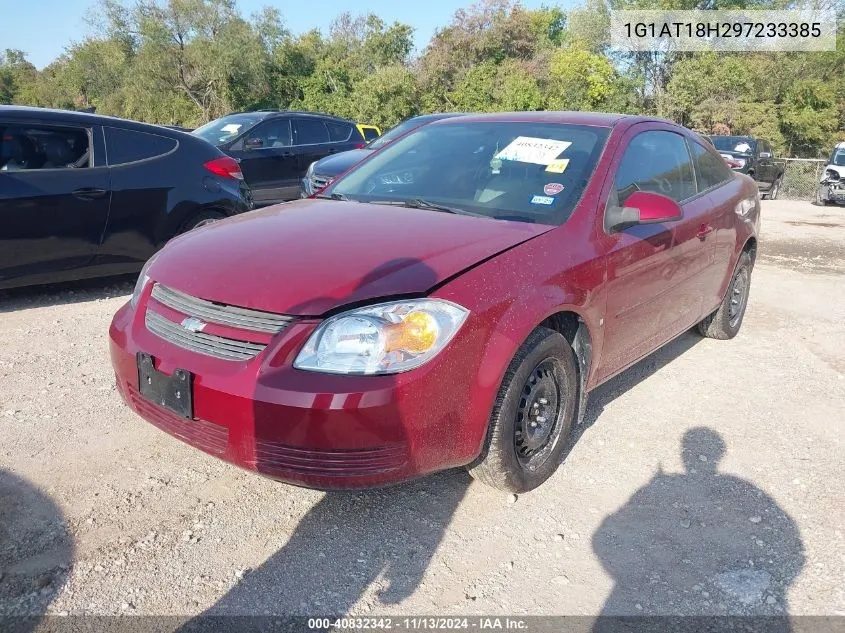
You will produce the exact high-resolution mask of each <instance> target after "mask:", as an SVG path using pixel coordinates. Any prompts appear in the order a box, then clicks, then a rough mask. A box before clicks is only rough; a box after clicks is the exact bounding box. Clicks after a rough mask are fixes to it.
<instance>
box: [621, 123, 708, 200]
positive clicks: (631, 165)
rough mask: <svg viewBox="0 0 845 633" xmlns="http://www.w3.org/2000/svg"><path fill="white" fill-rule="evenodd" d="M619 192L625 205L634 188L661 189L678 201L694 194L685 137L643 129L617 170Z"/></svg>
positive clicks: (657, 191)
mask: <svg viewBox="0 0 845 633" xmlns="http://www.w3.org/2000/svg"><path fill="white" fill-rule="evenodd" d="M615 184H616V194H617V196H618V203H617V204H619V205H622V206H624V204H625V200H627V199H628V196H630V195H631V194H632V193H634V192H635V191H649V192H651V193H659V194H662V195H664V196H666V197H667V198H671V199H672V200H674V201H675V202H683V201H684V200H686V199H687V198H691V197H692V196H694V195H695V192H696V190H695V181H694V180H693V175H692V162H691V161H690V155H689V151H688V150H687V144H686V142H685V141H684V137H683V136H681V135H680V134H675V133H674V132H665V131H662V130H654V131H649V132H642V133H641V134H638V135H637V136H635V137H634V138H633V140H632V141H631V142H630V143H629V145H628V148H627V149H626V150H625V154H624V155H623V156H622V162H621V163H620V164H619V169H618V171H617V172H616V178H615Z"/></svg>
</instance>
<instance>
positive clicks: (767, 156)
mask: <svg viewBox="0 0 845 633" xmlns="http://www.w3.org/2000/svg"><path fill="white" fill-rule="evenodd" d="M771 157H772V153H771V152H760V158H771Z"/></svg>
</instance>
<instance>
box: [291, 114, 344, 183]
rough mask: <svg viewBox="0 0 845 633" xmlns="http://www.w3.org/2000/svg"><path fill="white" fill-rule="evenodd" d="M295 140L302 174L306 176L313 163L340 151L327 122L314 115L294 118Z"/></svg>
mask: <svg viewBox="0 0 845 633" xmlns="http://www.w3.org/2000/svg"><path fill="white" fill-rule="evenodd" d="M293 142H294V144H295V145H296V151H297V154H298V155H299V165H300V169H301V170H302V176H305V172H306V170H307V169H308V166H309V165H310V164H311V163H313V162H314V161H316V160H320V159H321V158H324V157H326V156H328V155H329V154H335V153H337V152H338V151H339V148H338V144H337V143H332V141H331V139H330V137H329V130H328V128H327V127H326V124H325V123H324V122H323V121H322V120H321V119H317V118H314V117H307V118H306V117H302V118H297V119H294V120H293ZM341 149H342V148H341Z"/></svg>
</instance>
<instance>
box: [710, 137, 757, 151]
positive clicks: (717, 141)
mask: <svg viewBox="0 0 845 633" xmlns="http://www.w3.org/2000/svg"><path fill="white" fill-rule="evenodd" d="M710 140H711V141H713V147H715V148H716V149H718V150H720V151H722V152H739V153H741V154H750V153H751V152H753V151H754V139H750V138H746V137H743V136H711V137H710Z"/></svg>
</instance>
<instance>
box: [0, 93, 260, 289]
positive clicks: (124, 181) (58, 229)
mask: <svg viewBox="0 0 845 633" xmlns="http://www.w3.org/2000/svg"><path fill="white" fill-rule="evenodd" d="M251 206H252V202H251V196H250V192H249V188H248V187H247V186H246V184H245V183H244V180H243V174H241V170H240V167H238V164H237V162H235V161H234V160H233V159H232V158H231V157H229V156H226V155H225V154H223V152H221V151H220V150H218V149H217V148H216V147H214V146H212V145H210V144H209V143H206V142H205V141H203V140H202V139H199V138H197V137H195V136H191V135H190V134H186V133H184V132H179V131H177V130H172V129H168V128H165V127H162V126H159V125H146V124H144V123H137V122H134V121H126V120H123V119H116V118H112V117H107V116H99V115H96V114H86V113H81V112H70V111H65V110H46V109H42V108H25V107H16V106H0V220H2V221H0V288H11V287H15V286H28V285H34V284H39V283H48V282H55V281H65V280H70V279H81V278H83V277H99V276H108V275H117V274H123V273H132V272H138V271H139V270H140V269H141V267H142V266H143V265H144V262H145V261H146V260H147V259H148V258H149V257H150V255H152V254H153V253H154V252H155V251H156V250H157V249H159V248H160V247H161V246H162V245H163V244H164V243H165V242H166V241H167V240H169V239H170V238H172V237H173V236H174V235H177V234H179V233H183V232H185V231H188V230H190V229H192V228H195V227H198V226H200V225H203V224H207V223H209V222H212V221H215V220H218V219H221V218H224V217H226V216H230V215H234V214H236V213H241V212H243V211H247V210H249V209H250V208H251Z"/></svg>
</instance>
